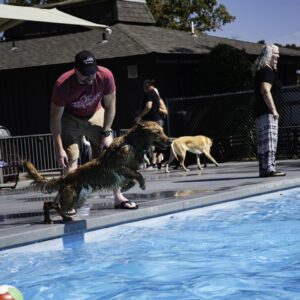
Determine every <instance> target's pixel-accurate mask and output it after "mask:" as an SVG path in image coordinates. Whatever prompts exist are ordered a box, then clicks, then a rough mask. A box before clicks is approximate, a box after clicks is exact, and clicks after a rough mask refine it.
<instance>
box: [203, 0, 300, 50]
mask: <svg viewBox="0 0 300 300" xmlns="http://www.w3.org/2000/svg"><path fill="white" fill-rule="evenodd" d="M218 4H224V5H225V6H226V8H227V11H228V12H229V13H230V14H231V15H232V16H235V17H236V19H235V21H234V22H233V23H229V24H226V25H224V26H223V27H222V30H218V31H216V32H212V31H211V32H206V33H207V34H209V35H214V36H219V37H226V38H233V39H237V40H242V41H249V42H255V43H256V42H258V41H260V40H265V42H267V43H279V44H282V45H285V44H296V45H297V46H300V0H218Z"/></svg>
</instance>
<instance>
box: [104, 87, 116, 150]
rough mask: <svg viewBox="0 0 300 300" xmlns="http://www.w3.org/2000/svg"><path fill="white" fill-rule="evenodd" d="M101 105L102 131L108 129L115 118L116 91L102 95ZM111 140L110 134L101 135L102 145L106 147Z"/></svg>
mask: <svg viewBox="0 0 300 300" xmlns="http://www.w3.org/2000/svg"><path fill="white" fill-rule="evenodd" d="M103 106H104V109H105V111H104V122H103V131H107V130H110V129H111V127H112V124H113V122H114V119H115V114H116V92H113V93H111V94H109V95H105V96H103ZM112 141H113V137H112V135H110V136H108V137H103V139H102V141H101V144H102V146H103V147H108V146H109V145H110V144H111V143H112Z"/></svg>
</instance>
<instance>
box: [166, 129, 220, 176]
mask: <svg viewBox="0 0 300 300" xmlns="http://www.w3.org/2000/svg"><path fill="white" fill-rule="evenodd" d="M212 144H213V142H212V139H210V138H209V137H207V136H204V135H197V136H182V137H179V138H176V139H174V140H173V142H172V144H171V151H170V158H169V160H168V161H167V162H166V170H165V172H166V173H169V164H170V163H171V162H172V161H173V159H174V158H176V159H177V160H179V162H180V165H181V166H182V167H183V169H184V170H185V171H189V169H187V168H186V167H185V165H184V160H185V156H186V152H187V151H188V152H191V153H194V154H196V156H197V166H198V169H199V170H201V169H202V167H201V162H200V154H202V153H203V154H204V155H205V156H206V157H207V158H208V159H209V160H210V161H211V162H213V163H214V164H215V165H216V166H217V167H218V166H219V164H218V163H217V162H216V161H215V159H214V158H213V157H212V156H211V155H210V149H211V146H212Z"/></svg>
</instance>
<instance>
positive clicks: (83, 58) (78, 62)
mask: <svg viewBox="0 0 300 300" xmlns="http://www.w3.org/2000/svg"><path fill="white" fill-rule="evenodd" d="M75 67H76V68H77V69H78V70H79V72H80V73H81V74H82V75H84V76H87V75H91V74H95V73H96V72H97V69H98V67H97V61H96V58H95V56H94V55H93V54H92V53H91V52H89V51H87V50H83V51H80V52H79V53H77V54H76V56H75Z"/></svg>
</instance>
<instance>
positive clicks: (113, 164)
mask: <svg viewBox="0 0 300 300" xmlns="http://www.w3.org/2000/svg"><path fill="white" fill-rule="evenodd" d="M170 143H171V141H170V140H169V138H168V137H167V136H166V135H165V134H164V132H163V129H162V127H160V126H159V125H158V124H157V123H155V122H151V121H145V122H141V123H139V124H136V125H135V126H134V127H133V128H131V129H130V130H128V132H127V134H125V135H123V136H120V137H117V138H115V139H114V141H113V143H112V144H111V145H110V146H109V147H108V148H107V149H106V150H105V151H104V152H103V153H102V154H101V155H100V156H99V157H97V158H96V159H93V160H91V161H89V162H87V163H86V164H84V165H82V166H80V167H79V168H78V169H76V170H74V171H73V172H71V173H69V174H68V175H66V176H62V177H60V178H54V179H50V180H47V179H46V178H45V177H43V176H41V175H40V174H39V173H38V172H37V170H36V168H35V167H34V166H33V165H32V163H31V162H28V161H27V162H24V166H25V168H26V170H27V172H28V173H29V175H30V177H31V178H32V179H33V180H34V181H33V185H34V187H35V188H36V189H39V190H41V191H42V192H44V193H52V192H55V191H58V196H57V201H54V202H45V203H44V217H45V220H44V222H45V223H53V221H52V220H51V219H50V210H51V209H54V210H56V211H57V212H58V213H59V214H60V216H61V217H62V218H63V220H64V221H69V220H72V218H71V217H69V216H67V215H66V212H67V211H69V210H70V209H72V208H80V207H81V206H82V205H83V203H84V201H85V200H86V198H87V194H88V193H89V192H91V191H92V190H113V189H116V188H121V189H122V191H127V190H128V189H130V188H131V187H133V186H134V185H135V183H136V182H138V183H139V186H140V188H141V189H145V180H144V178H143V175H142V174H141V173H140V172H138V170H139V168H140V165H141V164H142V163H143V160H144V153H145V151H146V150H147V149H148V148H149V147H150V146H152V145H154V146H157V147H161V148H166V147H168V146H169V145H170Z"/></svg>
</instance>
